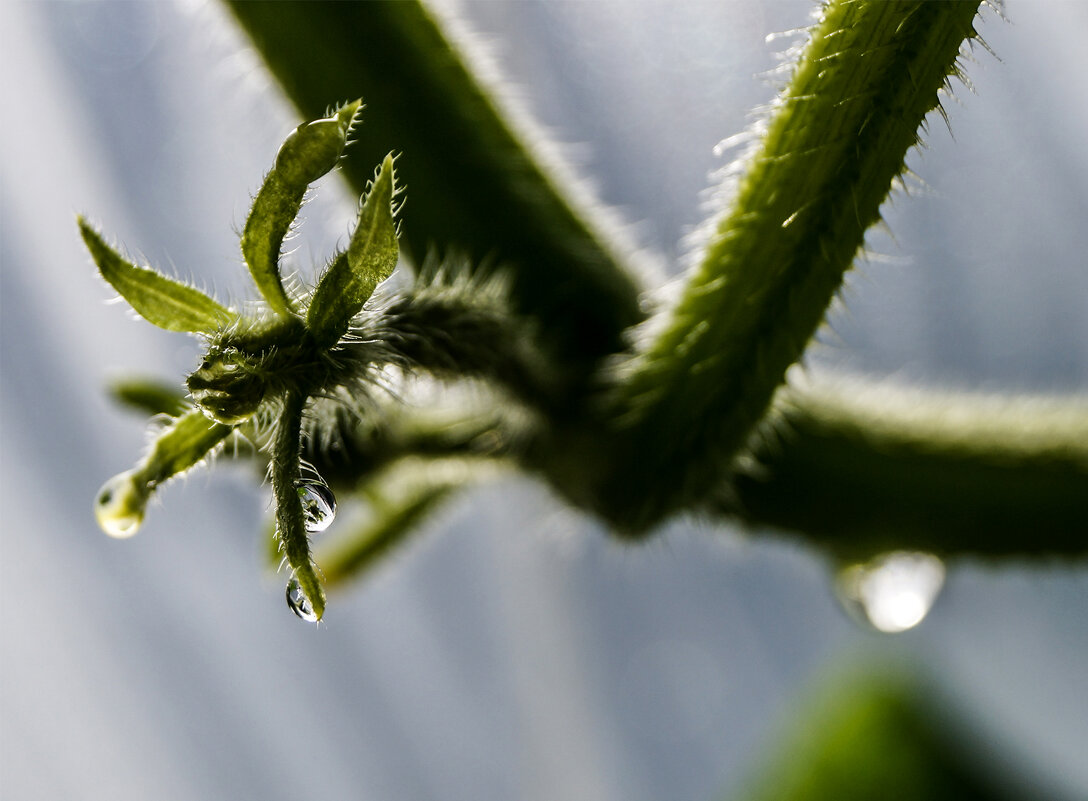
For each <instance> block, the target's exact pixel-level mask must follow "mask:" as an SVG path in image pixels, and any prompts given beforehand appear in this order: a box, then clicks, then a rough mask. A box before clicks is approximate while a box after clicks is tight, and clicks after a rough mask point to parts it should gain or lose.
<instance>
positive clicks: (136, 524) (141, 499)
mask: <svg viewBox="0 0 1088 801" xmlns="http://www.w3.org/2000/svg"><path fill="white" fill-rule="evenodd" d="M147 495H148V492H147V488H146V487H144V486H143V485H141V484H140V482H139V481H138V480H137V479H136V477H135V475H134V473H133V472H132V471H131V470H130V471H127V472H125V473H119V474H118V475H116V476H114V477H113V478H111V479H110V480H109V481H107V482H106V483H105V484H103V485H102V489H100V490H99V491H98V494H97V495H96V496H95V499H94V516H95V518H96V519H97V520H98V525H99V527H100V528H101V529H102V530H103V531H105V532H106V533H107V534H109V535H110V536H111V537H115V538H116V539H125V538H127V537H131V536H132V535H133V534H135V533H136V532H137V531H139V529H140V524H141V523H143V521H144V509H145V507H146V506H147Z"/></svg>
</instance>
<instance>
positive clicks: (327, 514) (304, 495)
mask: <svg viewBox="0 0 1088 801" xmlns="http://www.w3.org/2000/svg"><path fill="white" fill-rule="evenodd" d="M314 475H316V472H315V473H314ZM295 488H296V489H297V490H298V497H299V499H300V500H301V501H302V514H303V516H304V518H305V520H306V531H308V532H309V533H310V534H317V533H319V532H322V531H324V530H325V529H327V528H328V527H329V526H330V525H332V521H333V519H334V518H335V517H336V496H335V495H333V492H332V490H331V489H330V488H329V485H328V484H326V483H325V480H324V479H323V478H321V476H317V477H316V478H304V479H302V480H301V481H299V482H298V483H297V484H296V485H295Z"/></svg>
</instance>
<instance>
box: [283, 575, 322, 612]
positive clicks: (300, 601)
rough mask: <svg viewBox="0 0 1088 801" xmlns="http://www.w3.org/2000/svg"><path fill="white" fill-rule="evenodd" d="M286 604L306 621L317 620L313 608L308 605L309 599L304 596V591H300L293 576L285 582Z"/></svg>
mask: <svg viewBox="0 0 1088 801" xmlns="http://www.w3.org/2000/svg"><path fill="white" fill-rule="evenodd" d="M287 606H288V607H289V608H290V609H291V611H292V612H294V613H295V614H296V615H298V616H299V617H300V618H302V619H303V620H305V621H306V622H307V623H316V622H317V615H316V614H314V608H313V606H311V605H310V601H309V599H307V598H306V593H304V592H303V591H302V586H301V585H300V584H299V583H298V579H294V578H293V579H291V580H290V581H288V582H287Z"/></svg>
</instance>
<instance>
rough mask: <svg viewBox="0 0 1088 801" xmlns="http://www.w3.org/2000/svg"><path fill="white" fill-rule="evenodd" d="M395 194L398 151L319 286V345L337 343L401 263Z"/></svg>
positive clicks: (315, 322)
mask: <svg viewBox="0 0 1088 801" xmlns="http://www.w3.org/2000/svg"><path fill="white" fill-rule="evenodd" d="M395 193H396V178H395V176H394V172H393V156H392V154H389V155H387V156H386V157H385V160H384V161H382V164H381V166H380V167H379V168H378V175H377V177H376V178H375V179H374V183H373V184H372V185H371V187H370V191H369V192H368V193H367V196H366V200H365V201H364V202H363V205H362V208H361V209H360V211H359V222H358V224H357V225H356V227H355V233H354V234H352V237H351V243H350V244H349V245H348V249H347V251H346V252H345V253H342V254H340V255H339V256H338V257H337V258H336V259H335V260H334V261H333V263H332V265H331V266H330V267H329V269H328V270H327V271H326V272H325V275H324V276H322V278H321V282H320V283H319V284H318V285H317V289H316V290H314V294H313V299H312V300H311V302H310V308H309V311H308V313H307V324H308V325H309V327H310V331H311V333H312V334H313V337H314V339H315V340H316V341H317V342H318V344H320V345H323V346H326V347H328V346H331V345H333V344H335V343H336V342H337V341H338V340H339V339H340V337H342V336H343V335H344V333H345V332H346V331H347V330H348V325H349V324H350V323H351V318H352V317H354V316H355V315H356V314H358V313H359V310H360V309H362V308H363V304H364V303H365V302H366V301H367V299H368V298H369V297H370V296H371V294H372V293H373V292H374V289H375V287H377V286H378V284H379V283H381V282H382V281H384V280H385V279H386V278H388V277H389V276H390V275H391V274H392V272H393V268H394V267H396V266H397V255H398V251H397V229H396V225H395V224H394V222H393V196H394V194H395Z"/></svg>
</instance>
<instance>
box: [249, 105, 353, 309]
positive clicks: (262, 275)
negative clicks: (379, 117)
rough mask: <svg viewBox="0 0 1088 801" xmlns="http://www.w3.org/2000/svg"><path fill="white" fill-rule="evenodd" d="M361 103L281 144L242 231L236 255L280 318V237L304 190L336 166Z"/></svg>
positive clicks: (283, 304) (288, 305)
mask: <svg viewBox="0 0 1088 801" xmlns="http://www.w3.org/2000/svg"><path fill="white" fill-rule="evenodd" d="M361 105H362V101H361V100H355V101H353V102H351V103H347V104H346V105H344V106H342V107H341V108H340V109H339V110H338V111H337V112H336V113H335V114H333V115H332V116H331V117H326V118H324V119H320V120H314V121H313V122H308V123H303V124H302V125H300V126H298V128H296V129H295V130H294V131H292V132H291V134H290V136H288V137H287V139H286V140H284V143H283V145H282V146H280V151H279V153H278V154H277V155H276V164H275V166H274V167H273V168H272V171H271V172H269V173H268V175H267V177H265V179H264V184H263V185H262V186H261V189H260V191H259V192H258V193H257V197H256V198H255V199H254V200H253V208H252V209H251V210H250V212H249V218H248V219H247V220H246V227H245V229H244V230H243V231H242V255H243V257H244V258H245V260H246V264H247V265H248V266H249V272H250V274H251V275H252V276H253V281H254V282H255V283H256V284H257V289H259V290H260V292H261V294H262V295H263V296H264V298H265V300H267V301H268V302H269V304H271V306H272V308H273V309H275V310H276V311H277V312H279V313H280V314H282V315H284V316H287V317H290V316H292V315H293V314H294V313H295V310H294V307H293V304H292V301H291V299H290V298H289V297H288V296H287V292H286V291H284V288H283V280H282V279H281V277H280V269H279V259H280V247H281V246H282V245H283V238H284V237H285V236H286V235H287V231H288V230H289V229H290V227H291V223H292V221H293V220H294V219H295V217H297V216H298V211H299V209H300V208H301V206H302V196H303V195H304V194H305V193H306V187H308V186H309V185H310V184H311V183H313V182H314V181H316V180H317V179H318V178H320V177H321V176H322V175H324V174H325V173H327V172H328V171H329V170H331V169H332V168H333V167H335V166H336V162H337V161H338V160H339V159H340V154H341V153H343V152H344V147H345V145H346V144H347V141H348V132H349V130H350V129H351V124H352V121H353V120H354V119H355V115H356V114H357V113H358V111H359V108H360V106H361Z"/></svg>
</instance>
